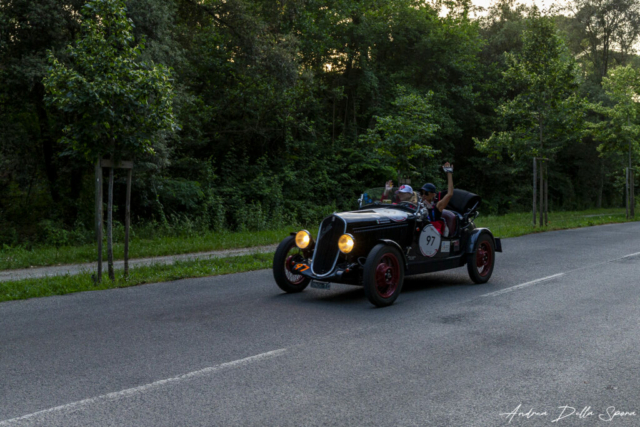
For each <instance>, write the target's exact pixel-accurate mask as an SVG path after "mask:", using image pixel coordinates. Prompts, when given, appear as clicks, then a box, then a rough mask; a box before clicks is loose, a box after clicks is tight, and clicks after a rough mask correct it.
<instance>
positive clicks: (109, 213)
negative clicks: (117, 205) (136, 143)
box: [107, 166, 116, 282]
mask: <svg viewBox="0 0 640 427" xmlns="http://www.w3.org/2000/svg"><path fill="white" fill-rule="evenodd" d="M108 197H109V200H108V202H107V256H108V262H109V279H111V281H112V282H113V281H115V280H116V276H115V273H114V272H113V166H112V167H110V168H109V196H108Z"/></svg>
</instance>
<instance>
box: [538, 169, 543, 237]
mask: <svg viewBox="0 0 640 427" xmlns="http://www.w3.org/2000/svg"><path fill="white" fill-rule="evenodd" d="M543 201H544V160H540V212H539V213H540V227H542V226H543V225H544V224H543V221H544V203H543Z"/></svg>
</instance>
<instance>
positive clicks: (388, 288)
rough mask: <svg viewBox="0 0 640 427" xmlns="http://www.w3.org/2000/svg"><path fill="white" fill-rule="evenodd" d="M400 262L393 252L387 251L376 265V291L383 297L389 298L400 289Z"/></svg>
mask: <svg viewBox="0 0 640 427" xmlns="http://www.w3.org/2000/svg"><path fill="white" fill-rule="evenodd" d="M399 281H400V263H399V262H398V258H397V257H396V256H395V255H394V254H392V253H386V254H384V255H383V256H382V258H381V259H380V263H379V264H378V266H377V267H376V292H378V295H380V297H381V298H389V297H390V296H391V295H393V293H394V292H395V291H396V289H398V282H399Z"/></svg>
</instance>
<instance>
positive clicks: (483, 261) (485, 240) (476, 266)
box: [467, 234, 496, 284]
mask: <svg viewBox="0 0 640 427" xmlns="http://www.w3.org/2000/svg"><path fill="white" fill-rule="evenodd" d="M495 262H496V251H495V248H494V247H493V239H491V237H490V236H488V235H487V234H483V235H481V236H480V237H479V238H478V240H477V241H476V246H475V250H474V252H473V253H470V254H468V255H467V270H468V271H469V277H471V280H473V281H474V283H477V284H481V283H487V282H488V281H489V278H490V277H491V274H492V273H493V266H494V264H495Z"/></svg>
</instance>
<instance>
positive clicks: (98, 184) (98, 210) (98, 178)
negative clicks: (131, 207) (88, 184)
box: [95, 157, 103, 284]
mask: <svg viewBox="0 0 640 427" xmlns="http://www.w3.org/2000/svg"><path fill="white" fill-rule="evenodd" d="M95 169H96V170H95V173H96V240H97V243H98V272H97V274H96V278H95V283H96V284H98V283H100V282H101V281H102V200H103V199H102V166H101V165H100V158H99V157H98V161H97V162H96V168H95Z"/></svg>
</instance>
